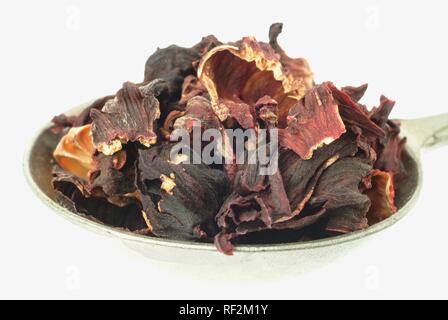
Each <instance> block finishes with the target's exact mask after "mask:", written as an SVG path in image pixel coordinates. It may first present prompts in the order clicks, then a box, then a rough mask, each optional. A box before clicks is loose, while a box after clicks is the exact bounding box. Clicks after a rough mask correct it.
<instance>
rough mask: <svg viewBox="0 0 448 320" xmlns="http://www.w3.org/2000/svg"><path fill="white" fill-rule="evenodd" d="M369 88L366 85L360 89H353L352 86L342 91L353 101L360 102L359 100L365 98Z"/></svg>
mask: <svg viewBox="0 0 448 320" xmlns="http://www.w3.org/2000/svg"><path fill="white" fill-rule="evenodd" d="M368 87H369V85H368V84H367V83H365V84H363V85H361V86H359V87H352V86H347V87H343V88H342V89H341V91H342V92H344V93H345V94H347V95H348V96H349V97H350V98H351V99H352V100H353V101H355V102H359V100H361V99H362V97H364V94H365V93H366V91H367V88H368Z"/></svg>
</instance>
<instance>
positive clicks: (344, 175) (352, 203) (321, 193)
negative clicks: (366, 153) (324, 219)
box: [309, 158, 372, 233]
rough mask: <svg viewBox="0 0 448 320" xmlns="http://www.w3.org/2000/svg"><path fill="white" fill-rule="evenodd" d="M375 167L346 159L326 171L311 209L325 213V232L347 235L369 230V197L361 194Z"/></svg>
mask: <svg viewBox="0 0 448 320" xmlns="http://www.w3.org/2000/svg"><path fill="white" fill-rule="evenodd" d="M371 170H372V166H371V165H370V164H368V163H366V162H365V160H362V159H359V158H345V159H341V160H339V161H337V162H336V163H335V164H333V165H332V166H330V167H329V168H328V169H327V170H325V172H324V174H323V175H322V176H321V178H320V179H319V182H318V183H317V186H316V189H315V191H314V194H313V196H312V198H311V200H310V201H309V205H310V206H312V207H314V208H319V209H326V210H327V211H328V212H327V215H328V217H329V218H328V223H327V226H326V230H327V231H330V232H337V233H348V232H352V231H357V230H362V229H365V228H367V227H368V220H367V211H368V210H369V207H370V200H369V197H367V196H366V195H364V194H362V193H361V191H360V184H361V181H362V180H363V179H364V178H365V177H366V176H367V175H368V174H369V172H370V171H371Z"/></svg>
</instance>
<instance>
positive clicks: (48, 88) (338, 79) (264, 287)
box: [0, 0, 448, 299]
mask: <svg viewBox="0 0 448 320" xmlns="http://www.w3.org/2000/svg"><path fill="white" fill-rule="evenodd" d="M223 3H224V2H223V1H120V2H118V1H110V0H109V1H80V0H70V1H68V0H57V1H56V0H54V1H49V0H42V1H1V2H0V33H1V36H0V41H1V48H0V57H1V58H0V81H1V86H0V88H1V89H0V92H1V95H0V104H1V106H0V110H1V116H0V120H1V126H2V127H1V132H2V138H1V157H0V161H1V166H0V174H1V183H0V197H1V202H0V215H1V218H0V226H1V227H0V298H150V299H154V298H159V299H166V298H222V299H229V298H233V299H240V298H245V299H261V298H266V299H270V298H278V299H280V298H293V299H307V298H448V292H447V289H446V286H447V285H448V273H447V270H448V252H447V250H446V244H447V240H448V235H447V226H448V212H447V209H446V207H447V206H446V201H447V200H448V198H447V180H448V173H447V171H446V168H447V167H446V166H447V159H448V148H446V149H440V150H437V151H434V152H431V153H430V154H426V155H424V157H423V162H424V170H425V182H424V186H423V187H424V188H423V193H422V195H421V198H420V201H419V203H418V204H417V206H416V207H415V209H414V210H413V211H412V213H411V214H410V215H408V216H407V217H406V218H405V219H404V220H403V221H401V222H400V223H399V224H397V225H396V226H395V227H393V228H391V229H390V230H387V231H385V232H384V233H383V234H382V235H381V236H380V237H378V238H376V239H374V240H373V241H371V242H368V243H367V244H365V245H364V246H362V247H360V248H358V249H357V250H355V251H353V252H351V253H350V254H349V255H348V256H346V257H344V258H342V259H340V260H338V261H336V262H335V263H333V264H331V265H329V266H327V267H325V268H323V269H320V270H316V271H315V272H312V273H308V274H305V275H302V276H288V275H285V276H284V277H281V278H280V279H278V278H277V279H272V280H271V281H268V282H261V281H250V282H244V281H226V278H225V275H223V277H222V278H221V279H215V280H214V281H213V282H205V281H202V280H201V276H200V275H196V276H194V275H192V276H185V275H180V274H177V273H175V272H172V271H170V270H167V269H162V268H160V267H158V266H157V265H156V264H154V263H153V262H151V261H150V260H146V259H145V258H142V257H141V256H140V255H138V254H136V253H133V252H131V251H129V250H128V249H126V248H125V247H124V246H123V245H121V244H120V243H119V242H118V241H113V240H110V239H107V238H102V237H100V236H96V235H94V234H92V233H89V232H88V231H85V230H83V229H81V228H79V227H76V226H74V225H72V224H70V223H69V222H66V221H65V220H63V219H61V218H60V217H58V216H57V215H56V214H54V213H53V212H52V211H51V210H50V209H48V208H47V207H45V206H44V205H43V204H42V203H41V202H39V200H38V199H37V198H36V197H35V196H34V195H33V194H32V193H31V191H30V190H29V188H28V186H27V184H26V182H25V180H24V178H23V174H22V168H21V166H22V157H23V153H24V150H25V148H26V146H27V144H28V142H29V141H30V139H31V137H32V135H33V134H34V133H35V132H36V130H38V128H39V127H41V126H42V125H43V124H45V123H46V122H47V121H48V120H49V119H51V117H52V116H53V115H55V114H58V113H60V112H62V111H64V110H66V109H68V108H70V107H73V106H76V105H78V104H80V103H82V102H84V101H86V100H89V99H91V98H94V97H99V96H103V95H106V94H109V93H113V92H115V91H116V90H117V89H118V88H119V87H120V86H121V83H122V82H124V81H126V80H131V81H136V82H138V81H141V80H142V78H143V70H144V63H145V61H146V58H147V57H148V56H149V55H150V54H151V53H152V52H153V51H154V50H155V49H156V47H157V46H160V47H165V46H167V45H169V44H171V43H176V44H179V45H184V46H192V45H193V44H195V43H196V42H198V41H199V40H200V38H201V37H202V36H204V35H207V34H215V35H216V36H217V37H218V38H219V39H220V40H221V41H233V40H237V39H239V38H241V37H242V36H244V35H254V36H256V37H257V38H258V39H259V40H267V31H268V27H269V25H270V24H271V23H272V22H277V21H282V22H284V23H285V27H284V33H283V34H282V36H281V38H280V42H281V44H282V45H283V46H284V48H285V49H286V51H287V52H288V53H289V55H291V56H293V57H296V56H303V57H306V58H308V60H309V62H310V64H311V66H312V68H313V70H314V72H315V74H316V80H317V81H318V82H320V81H325V80H332V81H334V82H335V83H336V84H337V85H358V84H361V83H364V82H369V84H370V88H369V91H368V93H367V95H366V97H365V99H364V102H365V103H366V104H368V105H370V106H373V105H375V104H377V101H378V98H379V95H380V94H382V93H384V94H386V95H387V96H389V97H390V98H393V99H395V100H397V102H398V103H397V106H396V110H395V112H394V117H396V118H415V117H421V116H426V115H432V114H437V113H442V112H447V108H448V101H447V98H446V92H447V89H446V86H447V83H446V77H447V74H448V63H447V57H448V47H447V40H446V39H447V30H448V19H447V16H446V14H447V11H448V5H447V2H446V1H375V0H370V1H279V0H274V1H272V0H270V1H261V0H257V1H242V0H239V1H229V0H228V1H226V4H225V5H224V4H223ZM229 259H231V258H229ZM291 263H296V264H297V265H299V264H300V261H291ZM249 272H250V271H249Z"/></svg>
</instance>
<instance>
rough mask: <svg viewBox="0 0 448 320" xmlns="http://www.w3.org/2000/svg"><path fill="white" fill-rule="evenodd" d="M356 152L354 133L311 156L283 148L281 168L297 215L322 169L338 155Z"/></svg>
mask: <svg viewBox="0 0 448 320" xmlns="http://www.w3.org/2000/svg"><path fill="white" fill-rule="evenodd" d="M357 152H358V142H357V140H356V138H355V137H354V136H353V134H351V133H346V134H345V135H343V136H342V137H341V138H340V139H338V140H336V141H335V142H333V143H331V144H330V145H328V146H324V147H322V148H320V149H318V150H317V151H316V152H315V153H314V155H313V157H312V158H311V159H310V160H303V159H302V158H300V157H299V156H297V155H296V154H295V153H294V152H292V151H286V152H282V154H281V156H280V160H279V168H280V171H281V172H282V176H283V182H284V185H285V189H286V192H287V194H288V198H289V199H290V203H291V208H292V210H293V212H294V215H298V214H299V213H300V212H301V211H302V210H303V209H304V207H305V205H306V203H307V202H308V200H309V199H310V198H311V196H312V195H313V193H314V189H315V187H316V184H317V182H318V181H319V179H320V177H321V175H322V173H323V172H324V171H325V170H326V169H327V168H328V167H329V166H331V165H332V164H334V163H335V162H336V161H338V160H339V159H342V158H345V157H349V156H354V155H355V154H356V153H357Z"/></svg>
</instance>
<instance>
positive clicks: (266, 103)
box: [254, 96, 278, 129]
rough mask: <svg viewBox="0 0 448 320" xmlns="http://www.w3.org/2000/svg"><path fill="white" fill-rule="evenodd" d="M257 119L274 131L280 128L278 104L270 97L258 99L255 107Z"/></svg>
mask: <svg viewBox="0 0 448 320" xmlns="http://www.w3.org/2000/svg"><path fill="white" fill-rule="evenodd" d="M254 108H255V112H256V114H257V118H258V119H259V120H261V121H262V122H263V123H264V124H265V127H266V128H268V129H274V128H276V127H277V126H278V103H277V101H275V100H274V99H272V98H271V97H270V96H264V97H261V98H260V99H258V101H257V102H256V103H255V105H254Z"/></svg>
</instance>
